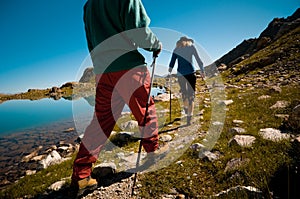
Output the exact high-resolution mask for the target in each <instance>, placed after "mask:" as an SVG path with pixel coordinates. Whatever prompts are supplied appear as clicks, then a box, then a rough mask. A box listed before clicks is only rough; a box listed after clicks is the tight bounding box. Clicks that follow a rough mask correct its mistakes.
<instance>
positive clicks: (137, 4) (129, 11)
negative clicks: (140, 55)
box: [122, 0, 161, 51]
mask: <svg viewBox="0 0 300 199" xmlns="http://www.w3.org/2000/svg"><path fill="white" fill-rule="evenodd" d="M124 1H125V5H124V7H123V14H122V15H123V16H122V17H123V19H124V23H123V24H124V29H125V31H126V32H125V34H126V36H127V37H128V39H130V40H131V41H132V42H133V43H134V44H135V45H136V47H140V48H144V49H145V50H148V51H155V50H158V49H159V48H160V46H161V44H160V42H159V40H158V38H157V37H156V36H155V34H154V33H153V32H152V31H151V29H150V28H149V27H148V26H149V24H150V18H149V17H148V15H147V13H146V10H145V8H144V6H143V4H142V2H141V0H124ZM128 30H130V31H128Z"/></svg>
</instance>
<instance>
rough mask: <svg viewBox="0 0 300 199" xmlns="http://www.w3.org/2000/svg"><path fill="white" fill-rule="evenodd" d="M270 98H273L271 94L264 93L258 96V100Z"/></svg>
mask: <svg viewBox="0 0 300 199" xmlns="http://www.w3.org/2000/svg"><path fill="white" fill-rule="evenodd" d="M269 98H271V96H270V95H262V96H260V97H258V98H257V99H258V100H265V99H269Z"/></svg>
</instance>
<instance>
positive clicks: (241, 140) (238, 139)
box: [229, 135, 256, 147]
mask: <svg viewBox="0 0 300 199" xmlns="http://www.w3.org/2000/svg"><path fill="white" fill-rule="evenodd" d="M255 139H256V138H255V137H253V136H250V135H235V136H234V137H233V138H232V139H231V140H230V141H229V145H230V146H233V145H238V146H241V147H251V146H252V145H253V143H254V141H255Z"/></svg>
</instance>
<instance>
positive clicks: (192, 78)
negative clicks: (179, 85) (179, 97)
mask: <svg viewBox="0 0 300 199" xmlns="http://www.w3.org/2000/svg"><path fill="white" fill-rule="evenodd" d="M186 80H187V96H188V104H189V105H188V116H192V115H193V112H194V100H195V89H196V80H197V77H196V74H195V73H193V74H190V75H187V76H186Z"/></svg>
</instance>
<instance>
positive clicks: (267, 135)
mask: <svg viewBox="0 0 300 199" xmlns="http://www.w3.org/2000/svg"><path fill="white" fill-rule="evenodd" d="M258 134H259V135H260V136H262V137H263V139H266V140H271V141H274V142H277V141H280V140H283V139H289V138H290V137H291V136H290V135H289V134H283V133H281V131H280V130H277V129H273V128H266V129H260V130H259V133H258Z"/></svg>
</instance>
